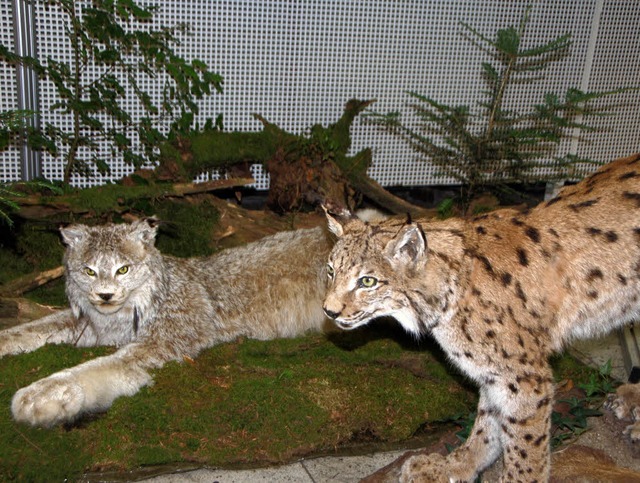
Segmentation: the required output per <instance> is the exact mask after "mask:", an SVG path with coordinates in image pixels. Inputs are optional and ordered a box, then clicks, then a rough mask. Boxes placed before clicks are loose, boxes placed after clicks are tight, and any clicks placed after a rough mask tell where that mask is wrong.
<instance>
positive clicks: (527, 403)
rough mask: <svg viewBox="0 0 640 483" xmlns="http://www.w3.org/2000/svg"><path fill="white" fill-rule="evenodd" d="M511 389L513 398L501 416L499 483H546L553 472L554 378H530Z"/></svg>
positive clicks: (512, 386)
mask: <svg viewBox="0 0 640 483" xmlns="http://www.w3.org/2000/svg"><path fill="white" fill-rule="evenodd" d="M509 388H510V391H512V392H513V394H512V397H511V398H510V399H509V400H508V402H507V403H506V404H505V405H504V406H503V410H502V415H501V426H500V428H501V440H502V447H503V449H504V467H503V471H502V476H501V480H500V481H502V482H505V483H507V482H508V483H517V482H521V483H524V482H526V483H530V482H546V481H548V480H549V476H550V469H551V461H550V444H549V443H550V441H549V436H550V431H551V411H552V405H553V386H552V383H551V378H550V376H549V377H543V376H531V378H527V379H524V380H522V379H521V380H520V381H519V383H517V384H510V386H509Z"/></svg>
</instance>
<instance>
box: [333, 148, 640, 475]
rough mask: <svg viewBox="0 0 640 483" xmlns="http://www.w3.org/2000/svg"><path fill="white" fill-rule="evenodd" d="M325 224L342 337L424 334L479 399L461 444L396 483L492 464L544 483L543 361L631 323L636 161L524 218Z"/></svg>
mask: <svg viewBox="0 0 640 483" xmlns="http://www.w3.org/2000/svg"><path fill="white" fill-rule="evenodd" d="M327 217H328V221H329V228H330V229H331V231H333V232H334V233H335V234H336V235H337V236H338V241H337V243H336V245H335V247H334V249H333V251H332V252H331V255H330V257H329V264H328V268H327V270H328V274H329V275H330V286H329V288H328V290H327V295H326V298H325V302H324V309H325V312H326V314H327V315H328V316H329V317H331V318H333V319H335V321H336V323H337V324H338V326H340V327H342V328H343V329H353V328H355V327H359V326H361V325H363V324H366V323H367V322H369V321H370V320H371V319H374V318H376V317H380V316H391V317H394V318H395V319H397V320H398V322H399V323H400V324H402V326H403V327H404V328H405V329H406V330H407V331H409V332H411V333H413V334H415V335H416V336H421V335H423V334H431V335H432V336H433V337H434V338H435V339H436V340H437V341H438V342H439V343H440V345H441V346H442V348H443V349H444V350H445V351H446V353H447V354H448V357H449V358H450V359H451V361H452V362H453V363H454V364H455V365H456V366H457V367H459V368H460V369H461V370H462V371H463V372H464V373H465V374H467V375H468V376H469V377H470V378H471V379H472V380H473V381H475V382H476V383H477V384H478V386H479V388H480V401H479V406H478V416H477V419H476V422H475V426H474V427H473V430H472V432H471V436H470V437H469V439H468V440H467V441H466V443H465V444H464V445H463V446H462V447H460V448H459V449H458V450H456V451H454V452H453V453H451V454H450V455H449V456H447V457H446V458H443V457H441V456H439V455H431V456H426V457H425V456H416V457H413V458H412V459H410V460H409V461H408V462H407V463H406V464H405V465H404V466H403V468H402V481H407V482H408V481H447V482H448V481H473V480H474V478H476V476H477V475H478V474H480V473H481V472H482V471H483V470H484V469H485V468H487V467H488V466H490V465H491V464H492V463H493V462H494V461H495V460H496V459H497V458H498V457H499V456H500V455H503V457H504V473H503V475H502V481H505V482H518V481H526V482H532V481H541V482H542V481H547V480H548V479H549V431H550V415H551V406H552V400H553V379H552V374H551V369H550V368H549V364H548V358H549V356H550V355H551V354H552V353H554V352H557V351H559V350H562V349H563V347H565V346H566V345H567V344H569V343H570V342H571V341H572V340H575V339H581V338H587V337H596V336H599V335H603V334H605V333H607V332H609V331H611V330H613V329H615V328H617V327H620V326H622V325H623V324H625V323H627V322H630V321H632V320H634V319H636V318H637V317H638V315H640V301H639V296H640V155H635V156H631V157H628V158H623V159H619V160H617V161H614V162H612V163H611V164H609V165H607V166H604V167H603V168H601V169H600V170H598V171H597V172H596V173H594V174H593V175H591V176H590V177H588V178H587V179H585V180H584V181H582V182H581V183H579V184H577V185H574V186H570V187H566V188H564V189H563V190H562V191H561V192H560V193H559V195H558V197H557V198H554V199H552V200H550V201H548V202H546V203H542V204H541V205H539V206H538V207H536V208H534V209H532V210H531V211H530V212H528V213H518V212H516V211H512V210H501V211H496V212H493V213H489V214H484V215H481V216H477V217H475V218H472V219H470V220H459V219H451V220H446V221H429V220H417V221H415V222H406V221H404V220H397V219H391V220H387V221H382V222H372V223H364V222H362V221H359V220H357V219H355V218H353V217H352V216H350V214H349V213H346V212H343V213H338V214H328V215H327ZM634 391H635V392H636V393H637V391H638V390H637V389H634ZM629 433H630V434H632V435H633V434H637V433H633V432H632V431H629Z"/></svg>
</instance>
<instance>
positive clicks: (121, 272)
mask: <svg viewBox="0 0 640 483" xmlns="http://www.w3.org/2000/svg"><path fill="white" fill-rule="evenodd" d="M128 271H129V265H123V266H121V267H120V268H119V269H118V270H116V273H117V274H118V275H124V274H125V273H127V272H128Z"/></svg>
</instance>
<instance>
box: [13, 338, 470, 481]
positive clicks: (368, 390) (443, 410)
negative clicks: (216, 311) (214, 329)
mask: <svg viewBox="0 0 640 483" xmlns="http://www.w3.org/2000/svg"><path fill="white" fill-rule="evenodd" d="M345 335H346V336H347V338H346V339H345V340H341V337H340V334H336V335H332V336H331V338H327V337H325V336H324V335H321V334H317V335H310V336H308V337H303V338H298V339H286V340H276V341H269V342H262V341H253V340H246V341H239V342H236V343H231V344H223V345H220V346H217V347H214V348H212V349H209V350H207V351H205V352H204V353H203V354H202V355H201V356H200V357H199V358H197V359H196V361H195V362H193V363H183V364H178V363H171V364H168V365H167V366H165V367H164V368H163V369H161V370H158V371H157V372H156V374H155V384H154V385H153V386H151V387H149V388H145V389H143V390H142V391H140V392H139V393H138V394H137V395H136V396H134V397H131V398H121V399H118V400H117V401H116V402H115V404H114V405H113V407H112V408H111V410H110V411H108V412H107V413H106V414H103V415H101V416H99V417H96V418H93V419H91V420H86V421H84V422H83V423H82V424H80V425H78V426H75V427H73V428H71V429H68V430H65V429H62V428H54V429H48V430H44V429H32V428H28V427H26V426H24V425H16V424H15V423H13V422H12V421H11V419H10V414H9V410H8V407H9V401H10V398H11V396H12V395H13V393H14V392H15V389H16V388H18V387H23V386H25V385H27V384H29V383H30V382H33V381H35V380H37V379H39V378H41V377H44V376H46V375H48V374H50V373H52V372H54V371H56V370H59V369H61V368H63V367H68V366H72V365H75V364H77V363H79V362H81V361H83V360H86V359H89V358H92V357H95V356H97V355H100V354H104V353H108V352H109V351H110V349H99V350H97V349H93V350H80V349H74V348H71V347H46V348H43V349H40V350H38V351H36V352H34V353H31V354H25V355H21V356H15V357H6V358H3V359H0V381H3V384H2V386H1V388H0V426H2V432H1V433H0V460H1V461H3V464H2V465H0V479H7V478H18V479H38V475H47V477H48V478H49V477H52V475H54V476H53V477H54V479H62V478H63V477H66V478H70V479H77V478H78V477H79V476H80V475H81V474H82V473H83V472H86V471H92V470H105V469H112V470H120V471H125V470H130V469H135V468H136V467H139V466H141V465H155V464H165V463H174V462H184V461H191V462H196V463H202V464H208V465H212V466H235V465H242V464H268V463H273V462H284V461H289V460H291V459H294V458H297V457H300V456H302V455H309V454H314V453H321V452H326V451H329V450H333V449H334V448H340V447H344V446H352V445H354V444H358V443H359V442H361V441H360V438H361V436H360V435H363V434H366V435H367V442H369V441H370V440H371V438H373V439H374V440H376V441H379V442H387V443H393V442H394V441H395V442H398V441H403V440H406V439H408V438H410V437H411V436H412V435H413V433H414V432H415V431H416V430H417V429H418V428H419V427H420V426H421V425H422V424H423V423H424V422H425V421H427V420H430V421H432V420H437V419H441V418H443V415H446V414H453V413H459V412H461V411H469V410H471V409H472V408H473V407H474V400H475V397H474V395H473V393H472V392H470V391H468V390H467V389H465V388H464V387H462V386H461V385H460V384H459V382H458V380H457V378H456V376H452V375H450V374H448V373H447V371H446V369H445V368H443V367H441V365H440V364H439V363H438V361H437V358H435V357H434V356H433V355H432V353H431V352H430V351H428V350H423V349H422V348H420V347H417V346H413V345H411V343H410V342H408V341H407V340H406V339H405V338H404V336H398V335H395V334H393V333H387V332H385V331H382V332H380V331H374V332H373V334H371V332H367V331H362V332H361V333H360V336H361V340H360V342H359V343H358V344H357V346H356V344H355V343H354V341H355V340H356V339H355V338H354V335H353V334H345ZM352 344H353V345H352ZM407 344H409V345H407ZM407 347H409V349H410V350H407ZM43 456H46V457H43Z"/></svg>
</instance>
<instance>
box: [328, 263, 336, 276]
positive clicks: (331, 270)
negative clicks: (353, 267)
mask: <svg viewBox="0 0 640 483" xmlns="http://www.w3.org/2000/svg"><path fill="white" fill-rule="evenodd" d="M327 275H328V276H329V278H333V276H334V275H335V271H334V270H333V267H332V266H331V264H328V265H327Z"/></svg>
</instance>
